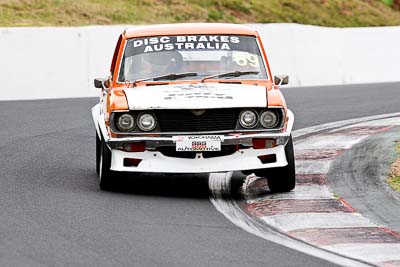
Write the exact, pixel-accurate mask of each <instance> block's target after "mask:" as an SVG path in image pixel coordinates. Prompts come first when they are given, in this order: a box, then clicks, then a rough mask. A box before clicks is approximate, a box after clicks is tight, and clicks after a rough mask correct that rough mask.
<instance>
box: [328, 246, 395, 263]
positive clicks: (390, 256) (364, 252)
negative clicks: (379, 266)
mask: <svg viewBox="0 0 400 267" xmlns="http://www.w3.org/2000/svg"><path fill="white" fill-rule="evenodd" d="M323 248H324V249H327V250H330V251H333V252H337V253H340V254H344V255H347V256H352V257H356V258H360V259H364V260H365V261H368V262H373V263H379V262H385V261H398V260H400V244H399V243H353V244H337V245H331V246H324V247H323Z"/></svg>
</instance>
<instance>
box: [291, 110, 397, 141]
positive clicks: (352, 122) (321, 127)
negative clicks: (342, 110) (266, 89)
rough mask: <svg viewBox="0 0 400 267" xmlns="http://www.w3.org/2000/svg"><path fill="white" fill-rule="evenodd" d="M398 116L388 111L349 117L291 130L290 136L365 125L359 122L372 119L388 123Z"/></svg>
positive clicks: (296, 136) (301, 135)
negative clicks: (379, 113) (383, 120)
mask: <svg viewBox="0 0 400 267" xmlns="http://www.w3.org/2000/svg"><path fill="white" fill-rule="evenodd" d="M399 116H400V112H397V113H389V114H382V115H376V116H368V117H363V118H356V119H350V120H343V121H336V122H330V123H325V124H321V125H316V126H311V127H307V128H303V129H299V130H296V131H293V133H292V136H293V137H294V138H298V137H303V136H305V135H309V134H317V133H318V132H323V131H327V130H330V129H334V128H338V127H346V126H350V125H351V126H353V125H355V124H359V125H360V126H361V125H366V124H361V123H364V122H369V121H374V120H381V119H385V123H390V122H391V119H390V118H392V117H399ZM386 119H387V120H386ZM396 125H397V124H396Z"/></svg>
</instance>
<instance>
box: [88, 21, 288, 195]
mask: <svg viewBox="0 0 400 267" xmlns="http://www.w3.org/2000/svg"><path fill="white" fill-rule="evenodd" d="M287 83H288V76H284V75H281V76H275V77H274V79H272V74H271V70H270V67H269V65H268V61H267V57H266V54H265V51H264V48H263V45H262V42H261V38H260V36H259V34H258V33H257V32H256V31H255V30H253V29H251V28H248V27H245V26H241V25H231V24H204V23H195V24H171V25H154V26H141V27H135V28H133V29H127V30H125V31H124V32H123V33H122V34H121V35H120V37H119V39H118V42H117V46H116V48H115V51H114V56H113V59H112V63H111V74H110V76H109V77H107V78H104V79H95V80H94V84H95V87H97V88H101V90H102V94H101V97H100V103H99V104H97V105H96V106H95V107H93V109H92V115H93V120H94V123H95V126H96V133H97V134H96V161H97V164H96V169H97V172H98V174H99V176H100V187H101V188H102V189H109V188H111V187H112V186H113V183H114V180H115V179H116V177H117V176H118V173H119V172H132V173H139V172H158V173H210V172H226V171H242V172H243V173H245V174H250V173H255V174H256V175H258V176H264V177H267V180H268V183H269V187H270V190H271V191H273V192H284V191H290V190H292V189H293V188H294V186H295V166H294V156H293V144H292V139H291V130H292V126H293V121H294V116H293V113H292V112H291V111H290V110H289V109H287V107H286V103H285V99H284V97H283V95H282V94H281V92H280V90H279V88H278V86H279V85H283V84H287Z"/></svg>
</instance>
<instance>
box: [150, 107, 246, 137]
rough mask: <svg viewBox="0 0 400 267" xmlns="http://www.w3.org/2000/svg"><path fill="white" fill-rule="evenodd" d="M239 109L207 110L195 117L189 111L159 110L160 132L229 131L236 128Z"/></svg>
mask: <svg viewBox="0 0 400 267" xmlns="http://www.w3.org/2000/svg"><path fill="white" fill-rule="evenodd" d="M239 113H240V109H207V110H206V111H205V112H204V114H202V115H199V116H196V115H195V114H193V113H192V111H191V110H186V109H182V110H175V109H174V110H159V111H158V112H157V114H156V116H157V119H158V123H159V126H160V130H161V132H203V131H229V130H234V129H235V128H236V123H237V119H238V116H239Z"/></svg>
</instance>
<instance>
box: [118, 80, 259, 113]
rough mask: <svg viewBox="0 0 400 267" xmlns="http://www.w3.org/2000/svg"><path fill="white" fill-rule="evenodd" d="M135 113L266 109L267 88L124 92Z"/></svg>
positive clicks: (160, 88)
mask: <svg viewBox="0 0 400 267" xmlns="http://www.w3.org/2000/svg"><path fill="white" fill-rule="evenodd" d="M124 91H125V94H126V97H127V100H128V106H129V109H131V110H145V109H207V108H240V107H266V106H267V89H266V87H265V86H257V85H243V84H233V83H225V84H222V83H198V84H168V85H154V86H140V87H133V88H126V89H124Z"/></svg>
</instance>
